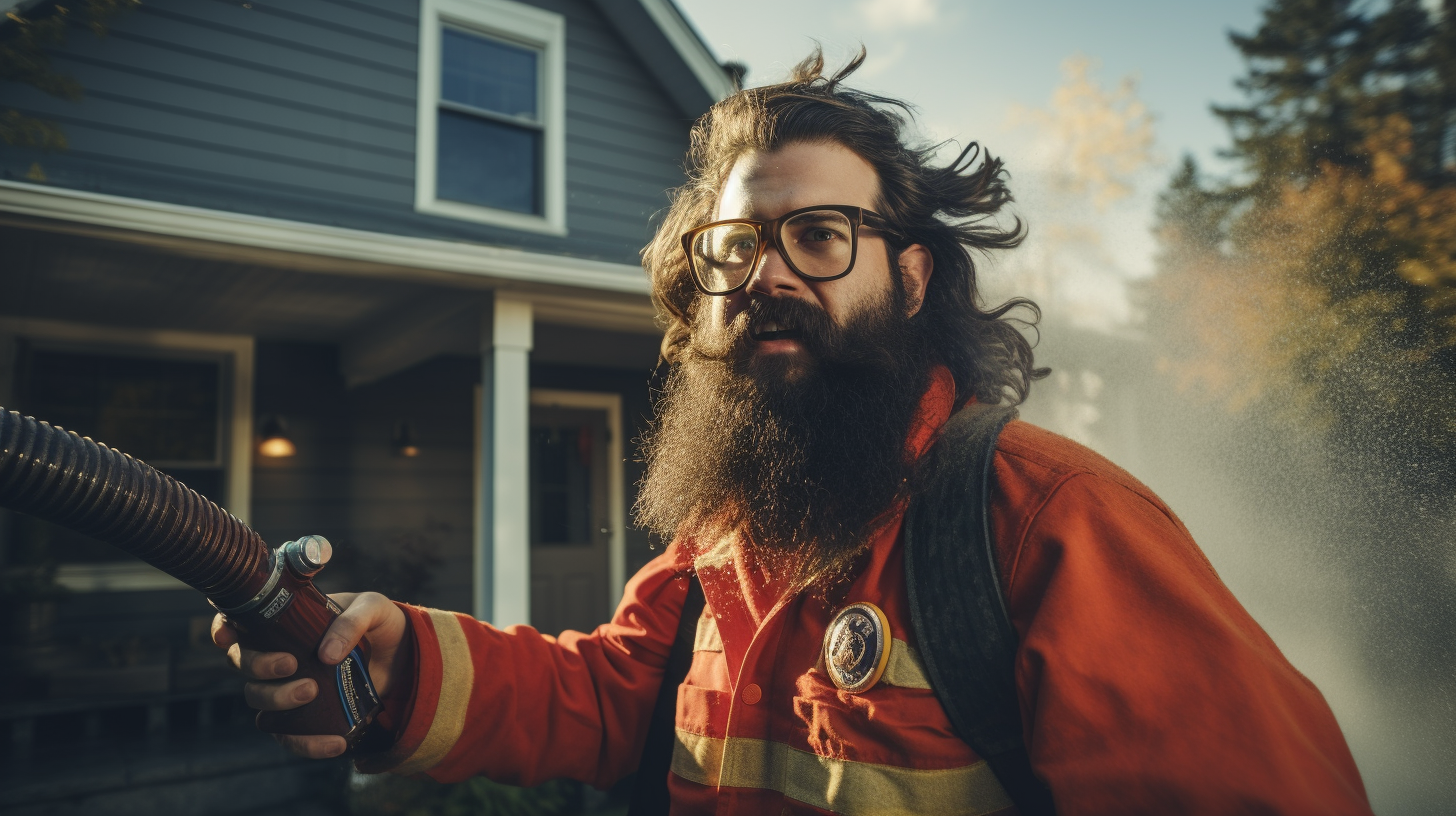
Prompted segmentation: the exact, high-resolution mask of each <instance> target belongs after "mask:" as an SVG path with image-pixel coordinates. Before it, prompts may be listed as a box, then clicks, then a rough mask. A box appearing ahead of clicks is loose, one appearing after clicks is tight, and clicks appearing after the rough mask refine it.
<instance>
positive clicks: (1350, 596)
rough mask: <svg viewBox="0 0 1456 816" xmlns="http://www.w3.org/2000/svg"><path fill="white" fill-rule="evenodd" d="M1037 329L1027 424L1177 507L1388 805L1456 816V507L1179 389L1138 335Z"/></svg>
mask: <svg viewBox="0 0 1456 816" xmlns="http://www.w3.org/2000/svg"><path fill="white" fill-rule="evenodd" d="M1042 337H1043V339H1042V343H1041V345H1040V346H1039V347H1038V349H1037V352H1038V353H1037V362H1038V363H1039V364H1042V365H1050V366H1052V368H1053V370H1054V374H1053V376H1052V377H1050V378H1049V379H1047V380H1044V381H1042V382H1041V383H1038V384H1037V385H1036V386H1035V387H1034V388H1033V390H1032V397H1031V399H1030V400H1029V401H1028V402H1027V404H1026V405H1025V406H1023V408H1022V416H1023V418H1025V419H1027V420H1028V421H1030V422H1033V423H1035V424H1037V425H1041V426H1043V427H1046V428H1049V429H1051V430H1053V431H1056V432H1058V433H1061V434H1063V435H1066V436H1070V437H1072V438H1074V439H1076V440H1077V441H1079V442H1082V443H1084V444H1087V445H1089V446H1090V447H1092V448H1094V449H1096V450H1097V451H1098V452H1100V453H1102V454H1104V455H1106V456H1107V457H1108V458H1110V459H1112V460H1113V461H1114V462H1116V463H1117V464H1119V465H1121V466H1123V467H1124V468H1126V469H1127V470H1128V471H1130V472H1131V473H1132V474H1133V475H1134V476H1136V477H1137V478H1138V479H1140V480H1141V481H1143V482H1144V483H1146V484H1147V485H1148V486H1149V487H1151V488H1152V489H1153V490H1154V491H1155V492H1156V493H1158V494H1159V495H1160V496H1161V497H1162V498H1163V499H1164V500H1165V501H1166V502H1167V503H1168V505H1169V506H1170V507H1172V508H1173V510H1174V512H1176V513H1177V514H1178V515H1179V517H1180V518H1181V519H1182V520H1183V522H1184V523H1185V524H1186V525H1187V526H1188V528H1189V529H1190V530H1191V531H1192V533H1193V536H1194V538H1195V539H1196V540H1197V542H1198V544H1199V545H1200V546H1201V547H1202V548H1203V550H1204V552H1205V553H1207V554H1208V557H1209V559H1210V560H1211V561H1212V562H1213V564H1214V567H1215V568H1216V569H1217V570H1218V573H1219V575H1220V576H1221V577H1222V578H1223V580H1224V582H1225V583H1226V584H1227V585H1228V586H1229V588H1230V589H1232V590H1233V592H1234V594H1235V595H1236V596H1237V597H1238V598H1239V600H1240V601H1241V602H1242V603H1243V604H1244V606H1245V607H1246V608H1247V609H1248V610H1249V612H1250V613H1251V614H1253V616H1254V617H1255V619H1256V620H1258V621H1259V623H1260V624H1261V625H1262V626H1263V627H1264V629H1265V630H1266V631H1267V632H1268V633H1269V634H1270V636H1271V637H1273V639H1274V641H1275V642H1276V643H1277V644H1278V645H1279V647H1280V648H1281V649H1282V650H1283V651H1284V654H1285V655H1286V656H1287V657H1288V658H1289V659H1290V661H1291V662H1292V663H1293V664H1294V665H1295V666H1296V667H1297V668H1298V669H1299V670H1300V671H1301V672H1303V673H1304V674H1305V675H1306V676H1307V677H1308V678H1309V679H1310V680H1312V681H1313V682H1314V683H1315V684H1316V685H1317V686H1318V687H1319V689H1320V690H1321V691H1322V692H1323V693H1324V695H1325V699H1326V700H1328V701H1329V703H1330V706H1331V708H1332V709H1333V710H1334V712H1335V715H1336V717H1337V718H1338V719H1339V722H1340V725H1341V727H1342V728H1343V729H1344V732H1345V736H1346V738H1347V739H1348V741H1349V743H1350V748H1351V750H1352V751H1353V753H1354V755H1355V759H1356V762H1357V763H1358V764H1359V766H1360V769H1361V773H1362V775H1363V776H1364V780H1365V785H1366V788H1367V790H1368V791H1369V793H1370V798H1371V802H1372V804H1373V805H1374V807H1375V810H1376V812H1377V813H1380V814H1383V815H1384V816H1396V815H1397V814H1436V813H1445V812H1449V810H1448V808H1449V806H1450V802H1452V801H1456V774H1453V773H1452V772H1451V768H1452V767H1456V497H1453V496H1452V495H1451V493H1450V492H1449V491H1442V490H1441V489H1440V488H1439V486H1438V485H1439V482H1438V481H1429V480H1428V481H1423V480H1422V479H1420V478H1405V477H1402V476H1401V475H1400V474H1395V475H1392V474H1391V473H1390V472H1389V471H1388V469H1386V470H1384V471H1383V470H1382V469H1381V468H1380V467H1378V466H1376V465H1375V464H1374V463H1372V462H1369V461H1364V460H1363V459H1362V457H1361V456H1359V455H1358V454H1356V455H1351V454H1349V453H1342V452H1340V451H1337V450H1334V449H1333V447H1334V446H1332V445H1329V444H1326V443H1325V442H1323V441H1321V438H1320V437H1319V436H1318V435H1317V434H1316V433H1315V432H1314V431H1312V430H1310V431H1301V430H1300V429H1298V428H1292V427H1290V426H1289V425H1288V424H1287V423H1284V422H1281V421H1279V420H1277V419H1276V418H1274V417H1269V416H1262V415H1260V414H1258V413H1255V412H1252V411H1248V412H1243V413H1239V414H1234V413H1231V412H1230V411H1228V410H1227V409H1226V408H1224V407H1223V406H1221V405H1216V404H1210V403H1208V402H1206V401H1203V400H1201V399H1199V398H1197V397H1192V396H1189V395H1184V394H1180V393H1178V391H1177V390H1176V389H1175V388H1174V387H1173V383H1172V379H1171V378H1170V377H1167V376H1165V375H1163V374H1160V373H1159V370H1158V369H1159V366H1158V363H1157V358H1158V354H1157V349H1154V348H1153V347H1152V346H1151V344H1150V343H1149V342H1148V341H1147V340H1145V339H1141V338H1138V337H1135V336H1132V335H1124V336H1115V335H1111V334H1104V333H1100V332H1092V331H1086V330H1078V329H1068V328H1063V327H1060V326H1058V325H1055V324H1053V325H1051V326H1049V327H1048V326H1045V325H1044V326H1043V331H1042ZM1355 441H1356V442H1357V444H1354V445H1349V446H1346V447H1349V448H1351V449H1353V450H1357V451H1358V450H1359V449H1360V448H1362V447H1363V445H1361V444H1358V442H1359V440H1355ZM1409 465H1410V466H1411V467H1412V468H1415V467H1417V466H1419V465H1420V459H1419V455H1418V452H1417V454H1416V455H1415V458H1413V459H1412V460H1411V461H1410V462H1409Z"/></svg>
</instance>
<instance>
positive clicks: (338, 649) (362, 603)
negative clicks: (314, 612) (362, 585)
mask: <svg viewBox="0 0 1456 816" xmlns="http://www.w3.org/2000/svg"><path fill="white" fill-rule="evenodd" d="M330 597H332V598H333V599H334V600H335V601H337V602H338V603H339V605H340V606H342V607H344V614H342V615H340V616H339V617H338V619H337V620H335V621H334V622H333V624H332V625H330V626H329V631H328V632H327V633H325V634H324V639H323V642H322V643H320V644H319V650H318V655H319V659H320V660H322V661H323V662H325V663H328V664H330V665H333V664H335V663H338V662H339V661H341V660H343V659H344V655H347V654H348V653H349V650H351V649H353V648H354V647H355V646H357V645H359V641H360V640H362V639H363V638H364V635H365V634H367V633H368V632H369V631H370V630H371V629H374V628H375V627H377V626H378V625H379V624H381V623H383V622H384V621H386V620H387V619H388V618H389V615H390V614H392V613H393V612H395V606H394V604H392V603H390V602H389V599H388V598H386V597H384V596H383V595H380V594H379V593H378V592H361V593H359V594H357V595H356V594H353V593H344V592H341V593H339V594H337V595H332V596H330Z"/></svg>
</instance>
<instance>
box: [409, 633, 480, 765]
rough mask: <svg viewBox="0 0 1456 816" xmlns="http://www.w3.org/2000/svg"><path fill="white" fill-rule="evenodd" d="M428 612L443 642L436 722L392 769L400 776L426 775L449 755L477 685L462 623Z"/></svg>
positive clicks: (437, 635)
mask: <svg viewBox="0 0 1456 816" xmlns="http://www.w3.org/2000/svg"><path fill="white" fill-rule="evenodd" d="M425 611H427V612H429V613H430V623H432V624H434V626H435V637H436V638H437V639H438V640H439V641H440V664H441V672H440V702H439V703H438V704H437V705H436V706H435V718H434V719H433V720H431V721H430V730H429V731H427V732H426V733H425V739H424V740H423V741H422V742H421V743H420V747H419V748H417V749H415V752H414V753H413V754H411V755H410V756H409V758H408V759H406V760H405V761H404V762H402V763H400V765H399V767H397V768H394V769H392V770H393V771H394V772H395V773H399V774H413V773H421V772H423V771H427V770H429V769H430V768H433V767H435V766H436V765H438V764H439V763H440V760H442V759H444V758H445V756H446V754H449V753H450V749H451V748H454V747H455V743H456V742H458V741H459V740H460V732H461V731H462V730H463V729H464V728H465V709H466V707H467V706H469V705H470V689H471V687H472V686H474V685H475V664H474V663H473V662H471V660H470V645H469V644H467V643H466V642H465V630H463V629H461V628H460V620H459V619H458V618H456V617H455V613H453V612H444V611H441V610H439V609H428V610H425Z"/></svg>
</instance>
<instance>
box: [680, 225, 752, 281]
mask: <svg viewBox="0 0 1456 816" xmlns="http://www.w3.org/2000/svg"><path fill="white" fill-rule="evenodd" d="M757 252H758V231H757V230H755V229H754V228H753V227H752V226H751V225H749V224H720V225H719V226H716V227H710V228H708V229H705V230H703V231H702V232H700V233H698V235H697V237H696V238H694V239H693V257H692V261H693V270H694V271H695V272H696V273H697V275H698V282H699V283H701V284H702V285H703V288H704V289H707V290H708V291H709V292H730V291H732V290H734V289H736V288H738V286H739V284H741V283H743V282H744V281H745V280H747V279H748V276H749V275H750V274H752V272H753V256H754V255H755V254H757Z"/></svg>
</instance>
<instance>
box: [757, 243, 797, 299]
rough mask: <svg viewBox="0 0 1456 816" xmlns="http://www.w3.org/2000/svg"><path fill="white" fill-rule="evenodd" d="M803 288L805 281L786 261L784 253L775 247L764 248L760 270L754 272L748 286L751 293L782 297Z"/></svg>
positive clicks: (759, 263)
mask: <svg viewBox="0 0 1456 816" xmlns="http://www.w3.org/2000/svg"><path fill="white" fill-rule="evenodd" d="M803 288H804V280H803V279H802V278H800V277H799V276H798V275H796V274H794V270H792V269H790V268H789V265H788V264H787V263H786V262H785V261H784V256H783V253H781V252H779V250H778V247H775V246H769V247H765V248H764V250H763V258H762V260H760V261H759V262H758V268H757V269H755V270H753V276H752V277H750V278H749V279H748V286H747V289H748V291H749V292H750V293H753V292H757V293H758V294H761V295H781V294H784V293H786V292H797V291H799V290H801V289H803Z"/></svg>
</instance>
